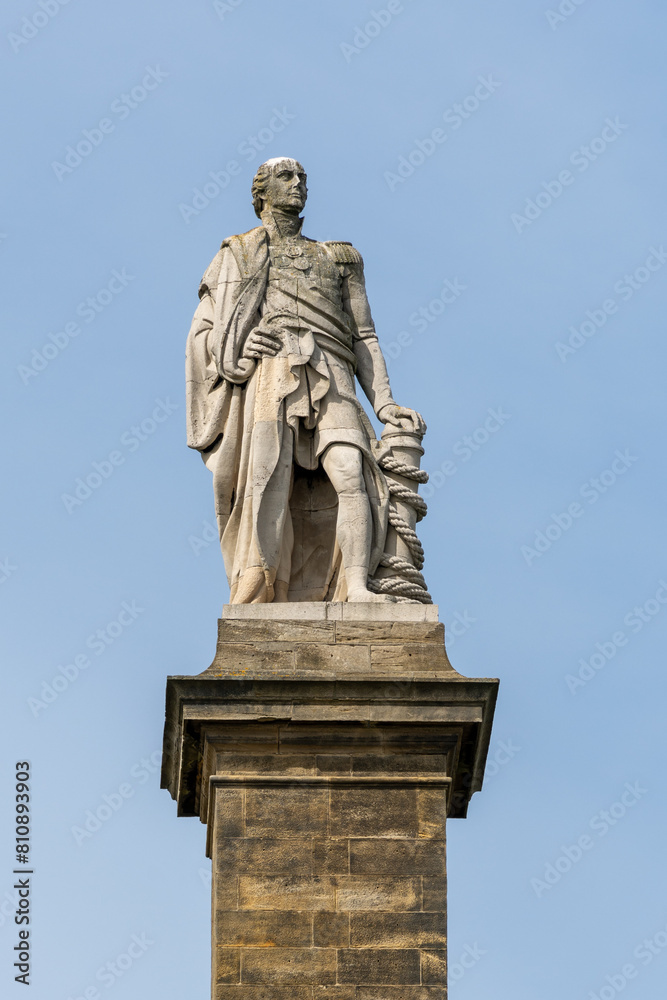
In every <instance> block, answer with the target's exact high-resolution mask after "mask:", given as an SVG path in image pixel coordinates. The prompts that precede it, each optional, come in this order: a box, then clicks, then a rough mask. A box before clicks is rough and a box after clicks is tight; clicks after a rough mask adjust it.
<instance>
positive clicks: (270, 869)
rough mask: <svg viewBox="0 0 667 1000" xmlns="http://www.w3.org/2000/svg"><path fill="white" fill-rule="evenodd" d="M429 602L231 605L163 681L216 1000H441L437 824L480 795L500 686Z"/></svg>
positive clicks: (173, 782)
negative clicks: (479, 671) (199, 862)
mask: <svg viewBox="0 0 667 1000" xmlns="http://www.w3.org/2000/svg"><path fill="white" fill-rule="evenodd" d="M437 617H438V616H437V608H436V607H435V606H433V605H415V604H394V605H381V604H373V605H364V604H345V603H338V604H333V603H324V602H322V603H316V604H313V603H310V604H309V603H302V604H251V605H230V606H227V607H226V608H225V610H224V613H223V618H222V619H221V621H220V623H219V636H218V645H217V650H216V655H215V659H214V661H213V663H212V664H211V666H210V667H209V668H208V669H207V670H205V671H204V672H203V673H201V674H199V675H197V676H194V677H191V676H183V677H170V678H169V680H168V684H167V718H166V726H165V743H164V761H163V786H164V787H168V788H169V790H170V791H171V794H172V796H173V797H174V798H175V799H176V801H177V803H178V813H179V815H181V816H199V817H200V819H201V821H202V822H204V823H206V824H207V853H208V855H209V856H210V857H211V858H212V861H213V884H212V892H213V900H212V902H213V906H212V921H213V927H212V998H213V1000H223V998H229V1000H288V998H289V1000H314V998H315V997H318V996H322V997H324V996H325V995H326V996H327V997H332V998H336V1000H391V998H395V1000H407V998H409V1000H421V998H423V1000H443V998H444V997H446V988H447V987H446V979H447V973H446V914H447V906H446V862H445V827H446V819H447V818H448V817H464V816H465V815H466V810H467V806H468V802H469V800H470V797H471V795H472V794H473V792H474V791H476V790H477V789H479V788H480V787H481V782H482V775H483V769H484V762H485V759H486V753H487V749H488V742H489V736H490V731H491V722H492V716H493V708H494V704H495V697H496V691H497V681H495V680H473V679H469V678H465V677H462V676H461V675H460V674H458V673H457V672H456V671H455V670H454V669H453V668H452V667H451V665H450V663H449V660H448V658H447V654H446V652H445V647H444V630H443V626H442V625H441V624H439V623H438V620H437Z"/></svg>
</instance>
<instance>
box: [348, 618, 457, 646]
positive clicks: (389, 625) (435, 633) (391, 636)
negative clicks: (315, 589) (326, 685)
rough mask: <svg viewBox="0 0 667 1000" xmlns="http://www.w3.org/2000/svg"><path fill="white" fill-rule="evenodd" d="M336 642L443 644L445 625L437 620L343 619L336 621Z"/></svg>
mask: <svg viewBox="0 0 667 1000" xmlns="http://www.w3.org/2000/svg"><path fill="white" fill-rule="evenodd" d="M336 642H337V643H352V644H353V643H362V642H368V643H376V644H377V643H382V644H385V643H387V644H388V643H399V644H403V643H406V642H420V643H425V642H426V643H433V644H435V645H440V646H444V644H445V626H444V625H441V624H440V623H439V622H421V621H420V622H410V621H392V622H386V621H384V622H378V621H349V620H347V621H343V622H337V623H336Z"/></svg>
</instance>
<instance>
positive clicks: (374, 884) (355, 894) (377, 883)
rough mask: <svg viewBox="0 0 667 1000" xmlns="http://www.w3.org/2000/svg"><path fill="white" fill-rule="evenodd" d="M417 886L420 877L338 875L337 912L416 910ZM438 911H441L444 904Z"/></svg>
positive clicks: (417, 900) (418, 896) (419, 893)
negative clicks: (381, 877)
mask: <svg viewBox="0 0 667 1000" xmlns="http://www.w3.org/2000/svg"><path fill="white" fill-rule="evenodd" d="M425 881H426V880H425ZM431 881H433V880H431ZM421 883H422V880H421V878H395V877H394V878H384V879H380V878H374V877H368V876H358V875H349V876H339V877H338V878H337V879H336V902H337V906H338V909H339V910H354V911H356V910H374V911H378V910H382V911H389V910H399V911H411V910H419V909H420V907H421V895H422V893H421ZM429 908H430V907H429ZM442 909H443V911H444V904H443V907H442Z"/></svg>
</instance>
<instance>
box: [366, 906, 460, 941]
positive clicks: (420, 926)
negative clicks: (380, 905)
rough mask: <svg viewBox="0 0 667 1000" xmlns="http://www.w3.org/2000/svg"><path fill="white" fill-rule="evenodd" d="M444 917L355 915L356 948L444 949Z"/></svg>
mask: <svg viewBox="0 0 667 1000" xmlns="http://www.w3.org/2000/svg"><path fill="white" fill-rule="evenodd" d="M446 941H447V936H446V927H445V915H444V913H378V912H370V913H352V914H351V915H350V946H351V947H352V948H372V947H376V948H444V946H445V944H446Z"/></svg>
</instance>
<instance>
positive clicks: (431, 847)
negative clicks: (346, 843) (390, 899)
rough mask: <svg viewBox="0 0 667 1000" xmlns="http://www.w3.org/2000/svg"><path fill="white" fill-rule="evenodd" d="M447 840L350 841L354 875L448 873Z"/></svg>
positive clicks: (370, 838)
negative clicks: (445, 843)
mask: <svg viewBox="0 0 667 1000" xmlns="http://www.w3.org/2000/svg"><path fill="white" fill-rule="evenodd" d="M444 873H445V845H444V841H437V840H432V841H428V842H427V843H422V842H421V841H419V840H382V839H380V838H375V837H369V838H368V839H364V840H351V841H350V874H352V875H444Z"/></svg>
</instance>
